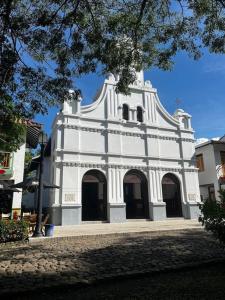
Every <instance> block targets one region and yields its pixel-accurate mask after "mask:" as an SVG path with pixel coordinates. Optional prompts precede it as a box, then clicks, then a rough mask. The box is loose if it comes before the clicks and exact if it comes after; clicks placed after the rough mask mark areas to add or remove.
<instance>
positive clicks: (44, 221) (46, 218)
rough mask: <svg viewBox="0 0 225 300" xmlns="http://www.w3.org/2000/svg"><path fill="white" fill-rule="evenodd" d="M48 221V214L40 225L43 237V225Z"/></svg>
mask: <svg viewBox="0 0 225 300" xmlns="http://www.w3.org/2000/svg"><path fill="white" fill-rule="evenodd" d="M48 219H49V214H47V215H46V216H45V218H44V220H43V222H42V223H41V232H42V233H43V235H44V232H43V231H44V227H45V225H46V224H47V222H48Z"/></svg>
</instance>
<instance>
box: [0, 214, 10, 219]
mask: <svg viewBox="0 0 225 300" xmlns="http://www.w3.org/2000/svg"><path fill="white" fill-rule="evenodd" d="M10 219H11V215H10V214H3V213H2V214H0V220H4V221H9V220H10Z"/></svg>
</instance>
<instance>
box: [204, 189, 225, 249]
mask: <svg viewBox="0 0 225 300" xmlns="http://www.w3.org/2000/svg"><path fill="white" fill-rule="evenodd" d="M219 194H220V200H219V201H215V200H210V199H206V200H204V201H203V204H201V205H200V210H201V215H200V217H199V222H201V223H202V225H203V226H205V229H206V230H207V231H211V232H212V233H213V235H214V236H215V237H216V238H217V239H219V240H220V241H221V242H222V243H224V244H225V190H220V191H219Z"/></svg>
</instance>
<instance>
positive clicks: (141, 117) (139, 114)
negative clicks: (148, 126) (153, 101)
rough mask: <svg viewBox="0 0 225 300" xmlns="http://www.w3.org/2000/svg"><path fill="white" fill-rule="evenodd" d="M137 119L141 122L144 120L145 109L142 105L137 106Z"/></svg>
mask: <svg viewBox="0 0 225 300" xmlns="http://www.w3.org/2000/svg"><path fill="white" fill-rule="evenodd" d="M137 121H138V122H140V123H142V122H143V110H142V107H141V106H138V107H137Z"/></svg>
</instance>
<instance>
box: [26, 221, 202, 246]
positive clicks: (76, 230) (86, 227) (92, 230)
mask: <svg viewBox="0 0 225 300" xmlns="http://www.w3.org/2000/svg"><path fill="white" fill-rule="evenodd" d="M194 228H195V229H200V228H201V224H200V223H199V222H198V221H197V220H185V219H183V218H174V219H169V220H164V221H154V222H153V221H142V220H136V221H128V222H126V223H114V224H113V223H91V222H90V223H89V222H85V223H84V224H82V225H74V226H55V230H54V237H56V238H58V237H68V236H84V235H85V236H86V235H102V234H115V233H132V232H133V233H135V232H156V231H165V230H181V229H194ZM36 240H37V239H34V238H33V239H31V242H33V241H34V242H35V241H36Z"/></svg>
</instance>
